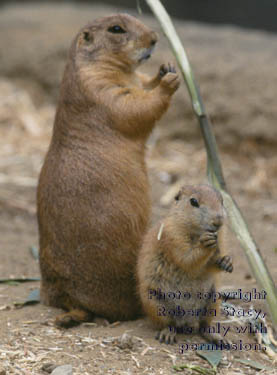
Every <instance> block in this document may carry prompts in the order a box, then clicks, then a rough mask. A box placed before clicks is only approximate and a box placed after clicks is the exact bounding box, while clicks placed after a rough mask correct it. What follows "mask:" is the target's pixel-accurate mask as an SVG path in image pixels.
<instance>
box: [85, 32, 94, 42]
mask: <svg viewBox="0 0 277 375" xmlns="http://www.w3.org/2000/svg"><path fill="white" fill-rule="evenodd" d="M82 38H83V40H84V41H85V42H93V35H92V32H91V30H89V29H86V30H83V32H82Z"/></svg>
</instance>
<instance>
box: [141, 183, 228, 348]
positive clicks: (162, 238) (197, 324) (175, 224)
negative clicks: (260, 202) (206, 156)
mask: <svg viewBox="0 0 277 375" xmlns="http://www.w3.org/2000/svg"><path fill="white" fill-rule="evenodd" d="M222 224H223V204H222V197H221V195H220V193H219V192H217V191H216V190H214V189H213V188H212V187H210V186H208V185H195V186H184V187H183V188H182V189H181V190H180V192H179V194H178V195H177V196H176V202H175V204H174V206H173V207H172V209H171V211H170V212H169V214H168V216H167V217H166V218H165V219H164V220H162V224H161V223H159V224H157V225H156V226H154V227H153V228H152V229H151V230H150V231H149V232H148V233H147V234H146V236H145V239H144V243H143V246H142V249H141V251H140V253H139V256H138V265H137V271H138V289H139V294H140V298H141V301H142V304H143V308H144V310H145V312H146V313H147V315H148V316H149V317H150V319H151V320H152V322H153V323H154V324H155V326H156V327H157V328H158V329H159V332H158V335H157V338H158V339H159V340H160V342H163V341H165V342H166V343H174V342H175V341H176V332H178V329H179V331H181V332H182V331H184V332H194V330H195V328H196V329H198V328H200V333H202V334H203V335H204V336H205V337H206V338H208V340H210V341H214V342H218V341H220V340H221V339H222V337H221V336H219V335H218V334H215V333H214V334H212V333H210V332H209V326H210V325H211V323H212V320H213V318H214V315H213V314H211V315H210V314H209V311H210V312H213V311H214V312H215V315H216V316H217V317H218V315H219V310H218V306H217V300H216V302H213V300H212V299H207V298H205V296H207V295H209V293H214V292H215V291H216V286H217V285H216V277H215V276H216V274H217V273H218V272H219V271H220V270H225V271H227V272H232V270H233V266H232V261H231V258H230V257H229V256H223V255H222V254H221V250H222V246H223V243H222V229H221V227H222ZM174 296H175V297H174Z"/></svg>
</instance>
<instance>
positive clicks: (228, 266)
mask: <svg viewBox="0 0 277 375" xmlns="http://www.w3.org/2000/svg"><path fill="white" fill-rule="evenodd" d="M216 264H217V265H218V267H219V268H220V269H221V270H223V271H226V272H230V273H231V272H233V262H232V258H231V257H229V256H227V255H225V256H224V257H222V258H219V259H217V261H216Z"/></svg>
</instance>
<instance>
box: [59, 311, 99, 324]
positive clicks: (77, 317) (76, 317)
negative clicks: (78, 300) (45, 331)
mask: <svg viewBox="0 0 277 375" xmlns="http://www.w3.org/2000/svg"><path fill="white" fill-rule="evenodd" d="M93 316H94V315H93V314H92V313H90V312H88V311H85V310H81V309H74V310H70V311H68V312H66V313H64V314H60V315H58V316H57V317H56V319H55V325H56V326H58V327H62V328H71V327H75V326H77V325H79V324H81V323H84V322H89V321H92V320H93Z"/></svg>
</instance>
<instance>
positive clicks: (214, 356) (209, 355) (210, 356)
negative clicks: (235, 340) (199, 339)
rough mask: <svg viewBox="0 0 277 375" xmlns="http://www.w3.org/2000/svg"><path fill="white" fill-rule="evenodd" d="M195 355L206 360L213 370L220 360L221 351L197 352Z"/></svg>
mask: <svg viewBox="0 0 277 375" xmlns="http://www.w3.org/2000/svg"><path fill="white" fill-rule="evenodd" d="M196 354H198V355H199V356H200V357H201V358H204V359H206V361H208V362H209V364H210V365H211V366H212V367H213V368H216V367H217V366H218V364H219V363H220V361H221V360H222V351H221V350H197V351H196Z"/></svg>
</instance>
